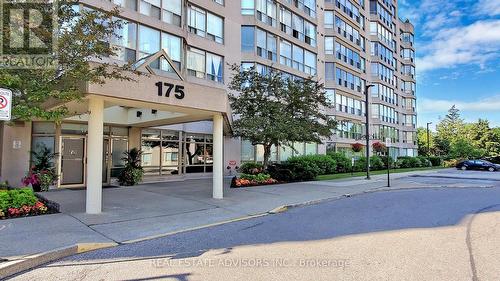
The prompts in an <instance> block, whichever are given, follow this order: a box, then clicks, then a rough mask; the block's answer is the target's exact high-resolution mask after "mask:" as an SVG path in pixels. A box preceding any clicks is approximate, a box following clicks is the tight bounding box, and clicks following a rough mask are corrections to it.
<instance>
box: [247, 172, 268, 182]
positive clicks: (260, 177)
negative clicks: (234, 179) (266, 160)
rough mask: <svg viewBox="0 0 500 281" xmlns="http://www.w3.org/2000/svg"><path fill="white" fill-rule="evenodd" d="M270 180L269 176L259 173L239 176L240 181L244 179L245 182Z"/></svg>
mask: <svg viewBox="0 0 500 281" xmlns="http://www.w3.org/2000/svg"><path fill="white" fill-rule="evenodd" d="M270 178H271V175H269V174H264V173H260V174H257V175H251V174H241V175H240V179H246V180H250V181H256V182H262V181H266V180H268V179H270Z"/></svg>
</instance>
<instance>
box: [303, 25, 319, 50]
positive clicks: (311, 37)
mask: <svg viewBox="0 0 500 281" xmlns="http://www.w3.org/2000/svg"><path fill="white" fill-rule="evenodd" d="M304 36H305V41H304V42H306V43H307V44H309V45H311V46H313V47H316V26H315V25H314V24H312V23H310V22H308V21H304Z"/></svg>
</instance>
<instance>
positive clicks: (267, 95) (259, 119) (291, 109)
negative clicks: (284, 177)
mask: <svg viewBox="0 0 500 281" xmlns="http://www.w3.org/2000/svg"><path fill="white" fill-rule="evenodd" d="M231 69H232V72H233V75H232V79H231V82H230V83H229V88H230V89H231V90H232V93H230V95H229V100H230V102H231V108H232V110H233V113H234V114H235V121H234V122H233V135H234V136H235V137H241V138H243V139H247V140H249V141H250V142H251V143H252V144H253V145H258V144H260V145H262V146H263V148H264V166H267V164H268V162H269V157H270V155H271V147H272V146H273V145H274V146H279V145H287V146H292V143H293V142H316V143H320V142H321V139H322V138H323V137H329V136H331V134H332V130H333V129H334V128H335V127H336V122H335V121H333V120H331V119H330V118H329V117H328V116H327V115H325V114H324V113H323V110H322V109H323V108H324V107H329V106H331V104H330V103H329V102H328V100H327V98H326V96H325V92H324V89H323V85H322V84H320V83H318V82H316V81H314V80H312V79H302V80H293V79H287V78H285V77H284V76H283V74H282V73H281V72H278V71H275V70H271V71H270V72H269V73H268V74H261V73H259V72H257V71H256V70H255V68H251V69H250V70H244V71H243V70H241V68H240V66H239V65H232V67H231Z"/></svg>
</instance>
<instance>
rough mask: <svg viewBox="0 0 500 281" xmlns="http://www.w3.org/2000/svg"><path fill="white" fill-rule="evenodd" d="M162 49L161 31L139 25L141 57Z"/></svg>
mask: <svg viewBox="0 0 500 281" xmlns="http://www.w3.org/2000/svg"><path fill="white" fill-rule="evenodd" d="M159 50H160V31H158V30H155V29H152V28H149V27H146V26H143V25H140V26H139V52H140V53H141V57H144V56H146V55H149V54H153V53H156V52H158V51H159Z"/></svg>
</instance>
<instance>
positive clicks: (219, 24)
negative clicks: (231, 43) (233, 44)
mask: <svg viewBox="0 0 500 281" xmlns="http://www.w3.org/2000/svg"><path fill="white" fill-rule="evenodd" d="M223 30H224V20H223V19H222V18H221V17H218V16H216V15H212V14H207V33H208V34H210V35H212V36H213V37H214V38H213V39H214V41H215V42H217V43H222V41H223V39H224V35H223Z"/></svg>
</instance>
